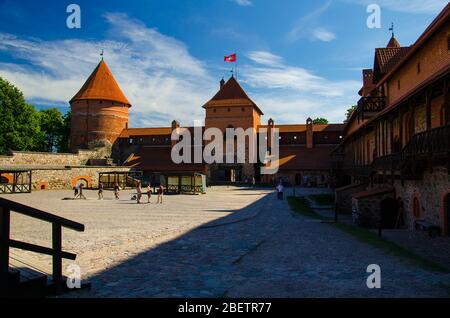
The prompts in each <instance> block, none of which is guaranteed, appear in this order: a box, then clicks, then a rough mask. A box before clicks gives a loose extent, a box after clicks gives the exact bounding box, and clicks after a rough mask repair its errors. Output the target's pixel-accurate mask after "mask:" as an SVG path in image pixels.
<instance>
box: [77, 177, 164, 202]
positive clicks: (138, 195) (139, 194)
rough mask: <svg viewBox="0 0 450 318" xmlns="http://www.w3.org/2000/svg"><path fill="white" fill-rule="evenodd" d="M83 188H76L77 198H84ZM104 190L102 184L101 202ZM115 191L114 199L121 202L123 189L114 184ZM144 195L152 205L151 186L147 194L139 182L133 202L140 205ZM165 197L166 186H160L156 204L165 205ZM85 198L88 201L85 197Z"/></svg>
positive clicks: (148, 187) (99, 195) (100, 185)
mask: <svg viewBox="0 0 450 318" xmlns="http://www.w3.org/2000/svg"><path fill="white" fill-rule="evenodd" d="M81 188H82V185H81ZM81 188H80V187H79V186H78V185H77V187H75V197H77V196H80V195H81V196H83V194H82V192H81V191H82V190H81ZM78 189H79V190H78ZM103 189H104V186H103V183H101V182H100V183H99V185H98V199H99V200H103ZM113 189H114V197H115V198H116V200H119V199H120V196H119V194H120V190H122V189H121V188H120V186H119V184H118V183H115V184H114V188H113ZM78 191H79V192H78ZM143 194H146V195H147V203H151V202H150V199H151V197H152V188H151V185H150V184H149V185H148V186H147V188H146V192H145V193H144V192H143V190H142V183H141V182H140V181H139V182H138V183H137V186H136V195H134V196H133V197H132V200H136V202H137V204H140V203H141V200H142V195H143ZM163 196H164V186H163V185H162V184H160V186H159V187H158V199H157V201H156V204H162V203H163ZM83 198H84V199H86V198H85V197H84V196H83Z"/></svg>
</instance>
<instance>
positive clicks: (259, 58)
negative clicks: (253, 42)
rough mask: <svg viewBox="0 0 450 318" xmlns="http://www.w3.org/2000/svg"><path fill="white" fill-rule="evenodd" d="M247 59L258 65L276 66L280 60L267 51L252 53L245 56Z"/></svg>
mask: <svg viewBox="0 0 450 318" xmlns="http://www.w3.org/2000/svg"><path fill="white" fill-rule="evenodd" d="M247 56H248V58H249V59H251V60H252V61H253V62H256V63H258V64H264V65H269V66H278V65H280V64H281V61H282V58H281V57H279V56H277V55H274V54H272V53H270V52H267V51H252V52H250V53H248V54H247Z"/></svg>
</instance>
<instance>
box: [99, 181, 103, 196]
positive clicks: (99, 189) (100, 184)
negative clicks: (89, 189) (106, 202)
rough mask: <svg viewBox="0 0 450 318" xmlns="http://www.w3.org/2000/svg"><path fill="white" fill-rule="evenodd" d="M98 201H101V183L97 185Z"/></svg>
mask: <svg viewBox="0 0 450 318" xmlns="http://www.w3.org/2000/svg"><path fill="white" fill-rule="evenodd" d="M98 199H99V200H103V183H101V182H100V183H99V184H98Z"/></svg>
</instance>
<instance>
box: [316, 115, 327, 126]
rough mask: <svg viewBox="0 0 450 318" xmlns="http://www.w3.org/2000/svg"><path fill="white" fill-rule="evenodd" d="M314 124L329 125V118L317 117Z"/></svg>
mask: <svg viewBox="0 0 450 318" xmlns="http://www.w3.org/2000/svg"><path fill="white" fill-rule="evenodd" d="M313 124H314V125H327V124H328V119H326V118H322V117H319V118H316V119H314V120H313Z"/></svg>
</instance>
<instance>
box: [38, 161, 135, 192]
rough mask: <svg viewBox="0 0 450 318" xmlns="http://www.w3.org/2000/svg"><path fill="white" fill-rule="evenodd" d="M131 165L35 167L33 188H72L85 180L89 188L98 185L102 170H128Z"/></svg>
mask: <svg viewBox="0 0 450 318" xmlns="http://www.w3.org/2000/svg"><path fill="white" fill-rule="evenodd" d="M130 170H131V169H130V168H129V167H91V166H77V167H69V168H56V169H33V171H32V178H31V180H32V190H62V189H72V188H73V187H74V186H75V185H76V184H77V183H78V182H83V183H85V184H86V185H87V187H88V188H97V187H98V174H99V173H100V172H112V171H117V172H128V171H130Z"/></svg>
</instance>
